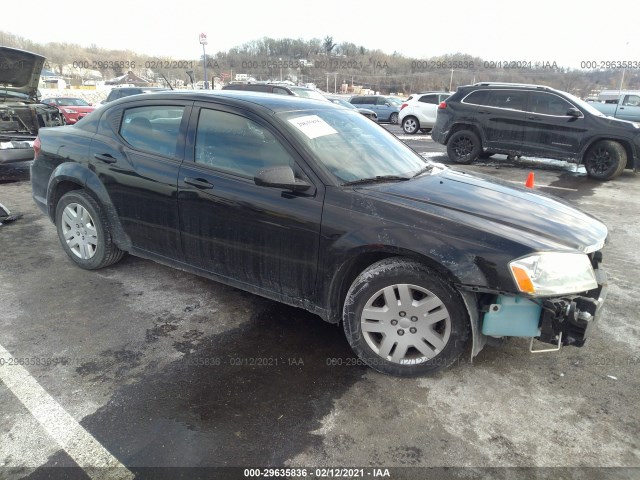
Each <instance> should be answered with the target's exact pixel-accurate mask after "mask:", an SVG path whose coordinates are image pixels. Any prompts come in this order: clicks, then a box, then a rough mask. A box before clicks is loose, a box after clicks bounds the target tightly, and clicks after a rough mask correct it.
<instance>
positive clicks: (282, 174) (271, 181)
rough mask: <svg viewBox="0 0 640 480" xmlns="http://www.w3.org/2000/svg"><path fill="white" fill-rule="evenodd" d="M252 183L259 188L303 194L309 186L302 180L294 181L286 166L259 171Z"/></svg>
mask: <svg viewBox="0 0 640 480" xmlns="http://www.w3.org/2000/svg"><path fill="white" fill-rule="evenodd" d="M253 181H254V182H256V185H258V186H260V187H273V188H284V189H287V190H293V191H294V192H305V191H307V190H309V189H310V188H311V185H310V184H308V183H307V182H305V181H304V180H299V179H296V178H295V176H294V175H293V169H292V168H291V167H288V166H282V167H271V168H265V169H262V170H259V171H258V173H256V175H255V177H253Z"/></svg>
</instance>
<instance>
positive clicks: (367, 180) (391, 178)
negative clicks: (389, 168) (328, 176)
mask: <svg viewBox="0 0 640 480" xmlns="http://www.w3.org/2000/svg"><path fill="white" fill-rule="evenodd" d="M405 180H411V177H402V176H400V175H377V176H375V177H370V178H360V179H359V180H352V181H350V182H345V183H343V184H342V185H343V186H347V185H359V184H361V183H382V182H394V181H395V182H403V181H405Z"/></svg>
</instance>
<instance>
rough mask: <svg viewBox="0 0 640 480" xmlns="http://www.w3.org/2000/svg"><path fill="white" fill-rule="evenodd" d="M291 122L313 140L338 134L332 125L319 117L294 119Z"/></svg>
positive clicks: (307, 116) (310, 116) (311, 116)
mask: <svg viewBox="0 0 640 480" xmlns="http://www.w3.org/2000/svg"><path fill="white" fill-rule="evenodd" d="M289 122H291V123H292V124H294V125H295V126H296V128H297V129H298V130H300V131H301V132H302V133H304V134H305V135H306V136H307V137H309V138H311V139H314V138H318V137H324V136H325V135H333V134H334V133H338V132H337V131H335V130H334V129H333V127H332V126H331V125H329V124H328V123H327V122H325V121H324V120H323V119H321V118H320V117H319V116H317V115H306V116H304V117H297V118H292V119H291V120H289Z"/></svg>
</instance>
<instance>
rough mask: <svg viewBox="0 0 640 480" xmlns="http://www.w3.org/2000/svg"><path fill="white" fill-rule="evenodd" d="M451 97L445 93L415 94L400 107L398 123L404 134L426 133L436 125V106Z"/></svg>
mask: <svg viewBox="0 0 640 480" xmlns="http://www.w3.org/2000/svg"><path fill="white" fill-rule="evenodd" d="M450 96H451V93H447V92H424V93H415V94H413V95H411V96H410V97H409V98H407V100H405V101H404V103H403V104H402V106H401V107H400V114H399V117H398V123H400V125H402V130H404V132H405V133H410V134H413V133H416V132H417V131H418V130H421V131H423V132H426V131H427V130H430V129H432V128H433V126H434V125H435V124H436V115H437V114H438V105H440V102H443V101H445V100H446V99H447V98H449V97H450Z"/></svg>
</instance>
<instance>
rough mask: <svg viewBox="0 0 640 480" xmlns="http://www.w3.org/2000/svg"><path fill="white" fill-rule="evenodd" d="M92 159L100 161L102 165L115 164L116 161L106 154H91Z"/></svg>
mask: <svg viewBox="0 0 640 480" xmlns="http://www.w3.org/2000/svg"><path fill="white" fill-rule="evenodd" d="M93 156H94V158H97V159H98V160H100V161H101V162H104V163H116V162H117V160H116V159H115V158H113V157H112V156H111V155H109V154H108V153H94V154H93Z"/></svg>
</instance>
